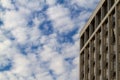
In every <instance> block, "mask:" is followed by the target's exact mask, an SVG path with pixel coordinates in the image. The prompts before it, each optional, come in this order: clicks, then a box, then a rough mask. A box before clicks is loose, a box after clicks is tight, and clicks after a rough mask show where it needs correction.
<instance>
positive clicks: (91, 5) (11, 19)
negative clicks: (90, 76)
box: [0, 0, 99, 80]
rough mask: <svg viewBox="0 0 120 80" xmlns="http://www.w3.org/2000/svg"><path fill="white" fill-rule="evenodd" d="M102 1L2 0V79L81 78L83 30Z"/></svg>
mask: <svg viewBox="0 0 120 80" xmlns="http://www.w3.org/2000/svg"><path fill="white" fill-rule="evenodd" d="M98 2H99V0H0V80H78V79H79V51H80V50H79V45H80V43H79V40H80V39H79V33H80V30H81V29H82V27H83V26H84V25H85V23H86V22H87V20H88V18H89V17H90V15H91V14H92V12H93V10H94V9H95V7H96V5H97V4H98Z"/></svg>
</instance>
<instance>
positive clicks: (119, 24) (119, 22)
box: [115, 0, 120, 80]
mask: <svg viewBox="0 0 120 80" xmlns="http://www.w3.org/2000/svg"><path fill="white" fill-rule="evenodd" d="M118 1H119V0H118ZM115 12H116V19H115V22H116V34H117V35H116V45H117V47H116V51H117V58H116V60H117V68H116V71H117V80H120V2H119V3H118V5H117V6H116V7H115Z"/></svg>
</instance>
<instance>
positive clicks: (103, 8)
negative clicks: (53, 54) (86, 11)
mask: <svg viewBox="0 0 120 80" xmlns="http://www.w3.org/2000/svg"><path fill="white" fill-rule="evenodd" d="M80 80H120V0H101V1H100V3H99V5H98V6H97V8H96V9H95V11H94V12H93V14H92V15H91V17H90V19H89V20H88V22H87V23H86V25H85V26H84V27H83V29H82V30H81V32H80Z"/></svg>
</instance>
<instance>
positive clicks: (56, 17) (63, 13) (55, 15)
mask: <svg viewBox="0 0 120 80" xmlns="http://www.w3.org/2000/svg"><path fill="white" fill-rule="evenodd" d="M47 14H48V16H49V19H50V20H52V21H53V22H52V23H53V26H54V28H55V29H56V30H58V31H59V32H60V33H62V32H68V31H70V30H72V29H73V27H74V25H73V23H72V20H71V19H70V17H69V15H70V14H69V10H68V9H67V8H64V7H62V6H61V5H57V6H52V7H50V8H49V9H48V10H47ZM68 27H69V28H68Z"/></svg>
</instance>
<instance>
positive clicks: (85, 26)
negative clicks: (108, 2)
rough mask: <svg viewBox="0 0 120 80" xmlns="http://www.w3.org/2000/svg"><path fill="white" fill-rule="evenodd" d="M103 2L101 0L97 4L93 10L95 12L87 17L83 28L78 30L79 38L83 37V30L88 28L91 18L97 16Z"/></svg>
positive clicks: (103, 0)
mask: <svg viewBox="0 0 120 80" xmlns="http://www.w3.org/2000/svg"><path fill="white" fill-rule="evenodd" d="M104 2H105V0H101V1H100V2H99V4H98V5H97V7H96V8H95V10H94V11H93V13H92V15H91V16H90V17H89V19H88V21H87V23H86V24H85V25H84V27H83V28H82V29H81V30H80V37H81V36H82V35H83V33H84V32H85V30H86V29H87V28H88V26H89V24H90V23H91V21H92V20H93V18H94V17H95V15H96V14H97V12H98V11H99V10H100V8H101V6H102V4H103V3H104Z"/></svg>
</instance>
